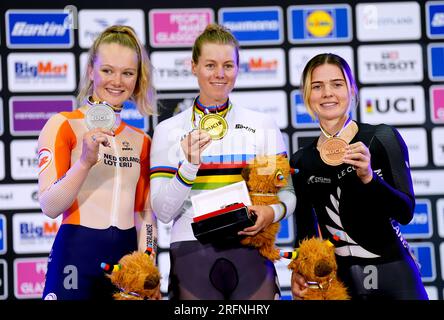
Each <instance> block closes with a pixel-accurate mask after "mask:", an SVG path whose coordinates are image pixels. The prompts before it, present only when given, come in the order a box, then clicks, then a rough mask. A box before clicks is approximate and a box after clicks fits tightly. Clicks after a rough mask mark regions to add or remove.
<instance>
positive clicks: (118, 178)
mask: <svg viewBox="0 0 444 320" xmlns="http://www.w3.org/2000/svg"><path fill="white" fill-rule="evenodd" d="M109 139H110V140H111V146H112V148H113V150H114V151H115V155H116V158H117V164H116V167H115V171H114V183H113V195H112V205H111V221H110V222H111V225H112V226H116V227H117V217H118V215H119V208H120V194H121V188H122V170H121V169H120V167H119V158H120V153H119V149H118V148H117V141H116V140H117V138H116V137H109Z"/></svg>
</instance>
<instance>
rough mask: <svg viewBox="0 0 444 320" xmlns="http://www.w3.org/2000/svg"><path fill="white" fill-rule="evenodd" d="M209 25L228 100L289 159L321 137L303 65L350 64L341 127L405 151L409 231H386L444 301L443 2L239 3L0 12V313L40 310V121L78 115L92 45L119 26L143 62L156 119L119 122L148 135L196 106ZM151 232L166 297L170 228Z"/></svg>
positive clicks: (32, 7) (43, 226) (48, 233)
mask: <svg viewBox="0 0 444 320" xmlns="http://www.w3.org/2000/svg"><path fill="white" fill-rule="evenodd" d="M210 3H211V4H210ZM276 3H279V5H276ZM209 22H219V23H222V24H224V25H226V26H228V27H229V28H231V30H232V31H233V32H234V34H235V35H236V37H237V38H238V39H239V41H240V43H241V47H242V48H241V52H240V74H239V78H238V80H237V85H236V90H235V92H233V94H232V95H231V99H232V100H233V101H234V102H235V103H236V104H238V105H243V106H244V107H246V108H250V109H255V110H261V111H263V112H265V113H268V114H269V115H270V116H271V117H273V118H274V119H275V120H276V123H277V124H278V126H279V127H280V129H281V130H282V132H283V134H284V138H285V141H286V143H287V148H288V152H289V153H293V152H295V151H296V150H297V149H298V148H300V147H301V146H303V145H304V144H306V143H308V142H310V141H311V140H312V139H313V137H314V136H316V135H317V134H318V133H319V131H318V126H317V124H316V122H314V121H312V120H311V119H310V117H309V116H308V114H307V113H306V111H305V108H304V106H303V104H302V99H301V95H300V91H299V85H300V82H299V77H300V73H301V70H302V68H303V66H304V65H305V62H306V61H307V60H308V59H309V58H310V57H312V56H313V55H315V54H317V53H320V52H326V51H328V52H335V53H338V54H340V55H341V56H343V57H344V58H345V59H346V60H347V61H348V62H349V63H350V65H351V66H352V68H353V70H354V72H355V75H356V79H357V81H358V85H359V88H360V105H359V107H358V108H357V110H353V111H352V116H353V118H355V119H357V120H360V121H364V122H368V123H372V124H377V123H380V122H384V123H387V124H391V125H394V126H396V127H397V128H399V130H400V133H401V134H402V136H403V137H404V139H405V141H406V143H407V145H408V149H409V152H410V160H411V167H412V175H413V181H414V188H415V191H416V196H417V204H416V209H415V215H414V218H413V221H412V222H411V223H410V224H409V225H408V226H403V227H401V229H400V230H398V231H399V232H402V233H403V235H404V236H405V237H406V238H407V239H409V241H410V242H411V244H412V247H413V249H414V251H415V254H416V256H417V257H418V259H419V262H420V264H421V275H422V279H423V281H424V283H425V285H426V287H427V291H428V293H429V295H430V298H431V299H439V300H442V299H443V295H444V292H443V291H444V125H443V124H444V1H393V2H386V1H374V2H370V1H366V2H352V1H335V0H333V1H332V0H329V1H308V0H307V1H304V0H302V1H286V0H284V1H279V2H276V1H261V6H258V5H257V4H256V1H247V0H245V1H229V0H226V1H224V0H220V1H217V2H204V1H186V2H183V1H180V2H179V1H168V2H167V1H145V2H140V1H135V0H127V1H124V2H121V1H112V0H111V1H107V2H106V5H105V2H103V5H101V4H100V3H98V2H97V1H96V2H92V1H74V0H73V1H71V2H66V3H64V2H61V1H58V2H53V1H49V0H41V1H38V2H35V1H18V2H17V1H14V2H12V1H1V4H0V46H1V52H0V70H1V71H0V92H1V98H0V299H36V298H39V297H40V296H41V293H42V289H43V285H44V276H45V272H46V262H47V256H48V253H49V251H50V248H51V244H52V242H53V240H54V237H55V235H56V233H57V230H58V228H59V226H60V223H61V220H60V219H61V218H58V219H55V220H51V219H49V218H47V217H45V216H44V215H43V214H42V213H41V211H40V209H39V203H38V199H37V174H36V172H37V168H38V162H37V160H36V151H37V150H36V148H37V137H38V134H39V132H40V130H41V128H42V127H43V125H44V124H45V122H46V121H47V119H48V118H49V117H50V116H51V115H53V114H55V113H57V112H60V111H65V110H72V109H73V108H75V107H76V101H75V94H76V90H77V83H78V80H79V78H80V75H81V74H82V73H83V72H84V64H85V60H86V54H85V52H86V51H87V50H88V48H89V47H90V45H91V43H92V41H93V40H94V38H95V37H96V35H97V34H98V33H99V32H101V31H102V30H103V29H104V28H105V27H107V26H109V25H111V24H128V25H131V26H132V27H134V29H135V30H136V32H137V34H138V35H139V37H140V38H141V39H142V41H143V43H144V44H145V45H146V47H147V49H148V50H149V53H150V57H151V59H152V63H153V65H154V67H155V69H156V70H155V85H156V87H157V89H158V90H159V98H160V99H159V100H160V103H159V107H158V115H156V116H153V117H150V118H144V117H142V116H141V115H140V114H139V113H138V112H137V110H136V109H135V108H134V105H132V104H130V103H129V104H128V105H127V106H126V108H125V110H124V112H123V117H124V118H125V119H126V120H127V121H128V122H130V123H131V124H133V125H135V126H137V127H139V128H142V129H143V130H144V131H146V132H148V133H149V134H152V132H153V128H154V127H155V126H156V124H157V123H159V122H160V121H162V120H163V119H166V118H168V117H170V116H172V115H173V114H176V113H178V112H180V111H182V110H184V109H185V108H187V107H188V106H190V104H191V102H192V99H193V97H194V96H195V94H196V92H197V81H196V79H195V78H194V76H193V75H192V74H191V70H190V59H191V45H192V43H193V41H194V38H195V37H196V35H197V34H198V33H199V32H200V31H202V30H203V29H204V28H205V26H206V25H207V24H208V23H209ZM373 201H383V199H373ZM159 229H160V235H159V248H160V250H159V255H158V263H159V266H160V269H161V272H162V275H163V280H162V281H163V282H162V287H161V289H162V292H163V293H164V294H165V293H166V290H167V280H168V270H169V257H168V248H169V230H170V225H163V224H162V225H161V226H160V227H159ZM294 230H295V221H294V220H293V217H290V218H289V219H288V220H285V221H283V222H282V226H281V231H280V234H279V239H278V243H279V245H280V246H281V247H283V248H288V249H290V248H291V247H293V246H294V245H295V244H294V239H295V231H294ZM376 232H377V230H375V233H376ZM67 250H69V248H67ZM287 263H288V262H287ZM287 263H285V262H283V261H282V262H277V263H276V266H277V270H278V274H279V281H280V284H281V287H282V289H283V298H285V299H288V298H289V297H290V291H289V286H290V273H289V272H288V270H287V268H286V266H287ZM253 267H254V266H253ZM190 272H193V271H192V270H190Z"/></svg>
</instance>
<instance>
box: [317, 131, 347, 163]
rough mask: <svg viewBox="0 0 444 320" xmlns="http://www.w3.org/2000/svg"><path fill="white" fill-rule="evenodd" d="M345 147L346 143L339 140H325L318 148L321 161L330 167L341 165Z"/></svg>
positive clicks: (334, 138)
mask: <svg viewBox="0 0 444 320" xmlns="http://www.w3.org/2000/svg"><path fill="white" fill-rule="evenodd" d="M347 146H348V143H347V142H346V141H345V140H343V139H340V138H336V137H333V138H329V139H327V140H325V141H324V142H323V143H322V144H321V146H320V148H319V153H320V155H321V159H322V161H324V162H325V163H326V164H328V165H330V166H339V165H340V164H342V163H343V159H344V155H345V148H346V147H347Z"/></svg>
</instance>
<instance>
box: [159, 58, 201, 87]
mask: <svg viewBox="0 0 444 320" xmlns="http://www.w3.org/2000/svg"><path fill="white" fill-rule="evenodd" d="M151 61H152V63H153V65H154V66H155V67H156V69H155V72H154V85H155V86H156V88H157V89H160V90H175V89H197V88H198V86H197V80H196V77H195V76H194V75H193V74H192V72H191V53H190V52H188V51H174V52H172V51H166V52H153V53H152V54H151Z"/></svg>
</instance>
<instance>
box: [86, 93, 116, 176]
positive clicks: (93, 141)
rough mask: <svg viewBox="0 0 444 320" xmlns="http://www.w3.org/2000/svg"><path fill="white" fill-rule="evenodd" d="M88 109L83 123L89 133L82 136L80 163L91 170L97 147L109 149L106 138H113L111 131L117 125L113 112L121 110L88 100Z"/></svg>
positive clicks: (95, 158) (102, 102)
mask: <svg viewBox="0 0 444 320" xmlns="http://www.w3.org/2000/svg"><path fill="white" fill-rule="evenodd" d="M88 104H89V105H90V108H88V110H87V111H86V113H85V123H86V126H87V127H88V129H89V131H87V132H86V133H85V134H84V135H83V147H82V155H81V157H80V161H81V162H82V163H83V164H84V165H85V166H87V167H88V168H91V167H92V166H94V165H95V164H96V163H97V162H98V161H99V160H100V159H99V146H100V144H102V145H103V146H105V147H111V144H110V142H109V140H108V136H110V137H114V136H115V134H114V132H113V131H112V129H113V128H114V127H115V126H116V124H117V117H116V114H115V112H120V111H121V110H122V108H121V107H120V108H117V107H114V106H111V105H110V104H108V103H107V102H105V101H99V102H95V101H93V100H92V98H91V97H89V98H88Z"/></svg>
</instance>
